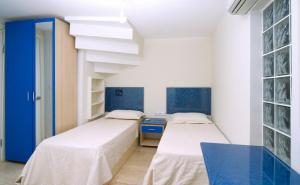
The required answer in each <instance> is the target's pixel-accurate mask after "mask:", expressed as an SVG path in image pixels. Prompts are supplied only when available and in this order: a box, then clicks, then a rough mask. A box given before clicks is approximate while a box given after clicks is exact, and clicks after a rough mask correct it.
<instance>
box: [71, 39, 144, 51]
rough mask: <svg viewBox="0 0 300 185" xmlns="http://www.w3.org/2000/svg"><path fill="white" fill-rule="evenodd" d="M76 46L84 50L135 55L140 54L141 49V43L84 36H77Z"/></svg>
mask: <svg viewBox="0 0 300 185" xmlns="http://www.w3.org/2000/svg"><path fill="white" fill-rule="evenodd" d="M75 47H76V48H77V49H84V50H96V51H108V52H117V53H127V54H135V55H138V54H139V50H140V49H139V45H138V44H136V43H134V42H132V41H125V40H121V39H105V38H99V37H83V36H79V37H76V39H75Z"/></svg>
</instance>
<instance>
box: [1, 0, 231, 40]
mask: <svg viewBox="0 0 300 185" xmlns="http://www.w3.org/2000/svg"><path fill="white" fill-rule="evenodd" d="M122 2H124V3H122ZM227 3H228V2H227V0H0V18H1V17H2V18H4V19H12V18H20V17H47V16H58V17H61V18H62V17H64V16H119V12H120V9H121V7H122V4H125V5H124V14H125V16H126V17H128V19H129V21H130V22H131V23H132V25H133V26H134V27H135V28H136V29H137V30H138V31H139V33H140V34H141V35H142V36H143V37H145V38H166V37H197V36H209V35H210V33H211V32H213V31H214V29H215V27H216V25H217V24H218V22H219V20H220V18H221V16H222V15H223V14H224V12H225V11H226V8H227Z"/></svg>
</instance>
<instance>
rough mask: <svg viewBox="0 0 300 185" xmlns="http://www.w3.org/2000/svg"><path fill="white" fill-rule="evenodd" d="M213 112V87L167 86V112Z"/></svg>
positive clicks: (208, 113)
mask: <svg viewBox="0 0 300 185" xmlns="http://www.w3.org/2000/svg"><path fill="white" fill-rule="evenodd" d="M176 112H200V113H205V114H207V115H210V114H211V88H178V87H175V88H174V87H172V88H171V87H170V88H167V113H168V114H173V113H176Z"/></svg>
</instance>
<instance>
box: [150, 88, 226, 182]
mask: <svg viewBox="0 0 300 185" xmlns="http://www.w3.org/2000/svg"><path fill="white" fill-rule="evenodd" d="M166 94H167V97H166V99H167V113H168V114H174V113H178V112H180V113H190V112H193V113H195V112H196V113H204V114H206V115H211V88H209V87H205V88H204V87H193V88H186V87H184V88H183V87H170V88H167V89H166ZM193 115H202V116H203V117H205V115H203V114H193ZM173 116H174V115H172V117H171V118H170V120H168V123H167V127H166V129H165V131H164V133H163V137H162V139H161V141H160V143H159V146H158V149H157V151H156V154H155V156H154V158H153V159H152V162H151V164H150V167H149V169H148V171H147V173H146V175H145V178H144V184H161V183H163V184H164V183H167V184H190V185H198V184H209V182H208V177H207V175H206V170H205V164H204V160H203V155H202V151H201V148H200V143H201V142H212V143H228V141H227V140H226V138H225V137H224V135H223V134H222V133H221V132H220V131H219V130H218V128H217V127H216V125H215V124H211V123H203V122H175V121H174V120H173V118H174V117H173ZM174 166H176V168H174ZM153 174H155V175H153Z"/></svg>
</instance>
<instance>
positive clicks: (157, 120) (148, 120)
mask: <svg viewBox="0 0 300 185" xmlns="http://www.w3.org/2000/svg"><path fill="white" fill-rule="evenodd" d="M165 123H166V119H164V118H145V119H144V120H143V121H142V124H152V125H163V124H165Z"/></svg>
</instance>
